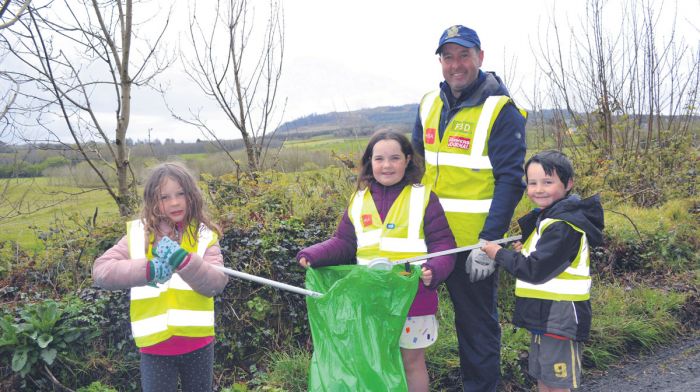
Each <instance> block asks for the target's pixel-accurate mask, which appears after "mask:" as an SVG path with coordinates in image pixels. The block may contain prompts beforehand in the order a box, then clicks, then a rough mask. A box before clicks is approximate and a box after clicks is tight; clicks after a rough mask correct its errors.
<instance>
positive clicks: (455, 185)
mask: <svg viewBox="0 0 700 392" xmlns="http://www.w3.org/2000/svg"><path fill="white" fill-rule="evenodd" d="M508 102H511V100H510V98H509V97H507V96H492V97H488V98H487V99H486V101H485V102H484V103H483V104H482V105H480V106H476V107H471V108H463V109H461V110H459V111H458V112H457V113H456V114H455V115H454V117H453V118H452V119H451V120H450V122H449V123H448V124H447V126H446V127H445V132H444V134H443V136H442V137H440V134H439V126H440V115H441V112H442V107H443V102H442V99H441V98H440V94H439V91H436V92H432V93H428V94H426V95H425V97H423V100H422V101H421V104H420V109H419V110H420V115H421V121H422V125H423V146H424V148H425V175H424V176H423V183H424V184H426V185H430V186H431V187H432V190H433V191H434V192H435V193H436V194H437V195H438V197H439V198H440V204H442V207H443V209H444V210H445V215H446V217H447V221H448V222H449V224H450V228H451V229H452V232H453V234H454V235H455V240H456V241H457V246H466V245H471V244H473V243H476V242H477V241H478V235H479V232H480V231H481V228H482V227H483V226H484V223H485V222H486V216H487V214H488V212H489V209H490V208H491V200H492V198H493V192H494V188H495V180H494V178H493V168H492V166H491V161H490V159H489V156H488V140H489V137H490V134H491V129H492V127H493V123H494V121H495V120H496V118H498V115H499V114H500V112H501V109H502V108H503V107H504V106H505V105H506V104H507V103H508Z"/></svg>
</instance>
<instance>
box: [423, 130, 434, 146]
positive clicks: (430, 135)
mask: <svg viewBox="0 0 700 392" xmlns="http://www.w3.org/2000/svg"><path fill="white" fill-rule="evenodd" d="M434 143H435V128H428V129H426V130H425V144H434Z"/></svg>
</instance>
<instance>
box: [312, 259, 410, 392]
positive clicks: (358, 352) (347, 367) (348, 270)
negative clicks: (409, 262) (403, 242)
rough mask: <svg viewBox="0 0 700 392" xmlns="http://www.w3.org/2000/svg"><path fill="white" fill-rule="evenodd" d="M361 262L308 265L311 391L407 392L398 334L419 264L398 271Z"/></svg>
mask: <svg viewBox="0 0 700 392" xmlns="http://www.w3.org/2000/svg"><path fill="white" fill-rule="evenodd" d="M401 271H404V267H403V265H397V266H394V268H393V270H391V271H382V270H376V269H370V268H367V267H366V266H359V265H341V266H333V267H324V268H317V269H314V268H309V269H307V271H306V287H307V289H309V290H314V291H318V292H321V293H324V295H323V296H322V297H306V306H307V308H308V314H309V323H310V324H311V337H312V339H313V344H314V353H313V356H312V358H311V366H310V369H309V388H308V390H309V391H333V392H337V391H352V392H355V391H406V390H407V389H408V387H407V384H406V374H405V372H404V369H403V362H402V360H401V351H400V349H399V338H400V337H401V331H402V329H403V326H404V324H405V322H406V315H407V314H408V309H409V308H410V307H411V303H412V302H413V298H414V297H415V296H416V292H417V291H418V279H419V277H420V269H419V268H418V267H413V268H412V271H411V274H410V275H408V276H405V275H401V274H400V272H401Z"/></svg>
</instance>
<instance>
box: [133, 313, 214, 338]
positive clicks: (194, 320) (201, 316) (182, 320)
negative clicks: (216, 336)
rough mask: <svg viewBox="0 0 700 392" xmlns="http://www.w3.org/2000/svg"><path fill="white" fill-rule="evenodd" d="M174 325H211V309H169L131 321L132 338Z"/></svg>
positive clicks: (212, 314)
mask: <svg viewBox="0 0 700 392" xmlns="http://www.w3.org/2000/svg"><path fill="white" fill-rule="evenodd" d="M168 326H175V327H187V326H191V327H213V326H214V311H213V310H180V309H169V310H168V311H167V313H165V314H160V315H158V316H153V317H149V318H147V319H143V320H139V321H134V322H132V323H131V331H132V333H133V334H134V338H138V337H142V336H148V335H152V334H154V333H158V332H162V331H165V330H167V329H168Z"/></svg>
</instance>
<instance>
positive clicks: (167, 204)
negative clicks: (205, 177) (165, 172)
mask: <svg viewBox="0 0 700 392" xmlns="http://www.w3.org/2000/svg"><path fill="white" fill-rule="evenodd" d="M158 206H159V208H160V212H161V214H163V215H165V216H166V217H167V218H168V219H170V220H171V221H172V222H173V223H180V222H182V221H183V220H184V219H185V215H187V198H186V197H185V191H184V190H183V189H182V187H181V186H180V184H179V183H178V182H177V181H175V180H174V179H172V178H170V177H165V180H163V182H162V183H161V184H160V194H159V195H158Z"/></svg>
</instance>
